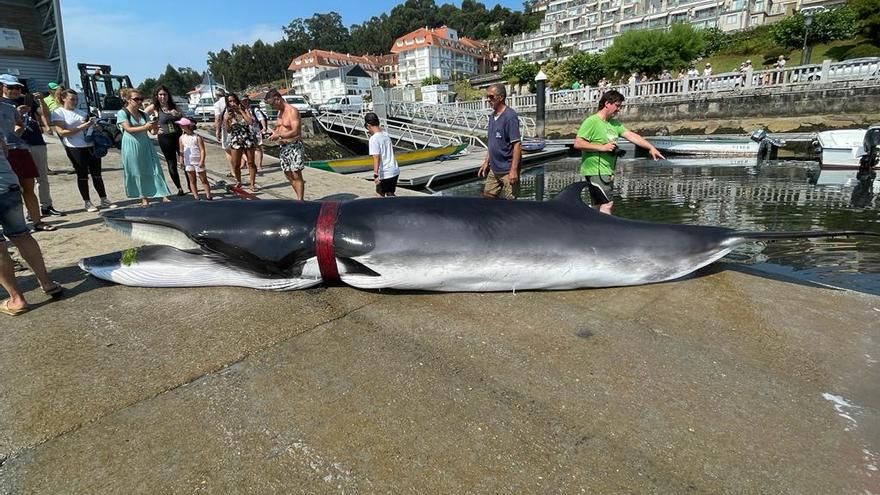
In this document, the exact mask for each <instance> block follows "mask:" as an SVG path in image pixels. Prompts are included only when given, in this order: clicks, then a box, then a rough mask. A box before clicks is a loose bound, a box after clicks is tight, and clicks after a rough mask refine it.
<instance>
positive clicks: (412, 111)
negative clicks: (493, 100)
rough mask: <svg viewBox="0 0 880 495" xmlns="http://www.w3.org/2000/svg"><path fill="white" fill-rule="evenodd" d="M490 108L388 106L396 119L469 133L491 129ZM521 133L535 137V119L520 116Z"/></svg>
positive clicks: (404, 103) (397, 103)
mask: <svg viewBox="0 0 880 495" xmlns="http://www.w3.org/2000/svg"><path fill="white" fill-rule="evenodd" d="M489 112H490V110H489V108H488V107H486V108H482V109H470V108H466V107H457V106H452V105H431V104H427V103H420V102H411V101H392V102H390V103H389V106H388V114H389V115H392V116H394V117H399V118H407V119H410V120H413V121H417V122H418V123H419V124H423V125H431V126H442V127H444V128H446V129H450V130H452V129H459V130H462V131H465V132H468V133H481V134H485V132H486V131H487V130H488V128H489V118H488V117H489ZM519 128H520V133H522V135H524V136H528V137H534V136H535V119H533V118H531V117H524V116H521V115H520V116H519Z"/></svg>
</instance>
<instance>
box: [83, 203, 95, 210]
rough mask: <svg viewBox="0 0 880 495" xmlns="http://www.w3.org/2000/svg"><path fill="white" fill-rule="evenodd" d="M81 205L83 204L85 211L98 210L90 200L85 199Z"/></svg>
mask: <svg viewBox="0 0 880 495" xmlns="http://www.w3.org/2000/svg"><path fill="white" fill-rule="evenodd" d="M83 206H85V208H86V211H93V212H94V211H98V207H97V206H95V205H93V204H92V202H91V201H86V202H85V203H83Z"/></svg>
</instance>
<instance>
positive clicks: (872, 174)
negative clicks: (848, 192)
mask: <svg viewBox="0 0 880 495" xmlns="http://www.w3.org/2000/svg"><path fill="white" fill-rule="evenodd" d="M862 151H863V153H864V154H863V155H862V157H861V158H860V159H859V171H858V172H857V173H856V181H857V184H856V187H854V188H853V192H852V196H851V197H850V205H851V206H853V207H855V208H864V207H865V206H868V204H870V202H871V197H872V196H873V191H874V179H876V178H877V172H876V171H875V170H874V169H875V168H876V167H877V166H878V165H880V125H872V126H871V127H869V128H868V131H867V132H865V139H864V141H862Z"/></svg>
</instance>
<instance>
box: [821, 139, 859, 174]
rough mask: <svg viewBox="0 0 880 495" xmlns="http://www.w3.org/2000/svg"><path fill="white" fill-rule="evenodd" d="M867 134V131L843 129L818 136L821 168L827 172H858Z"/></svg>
mask: <svg viewBox="0 0 880 495" xmlns="http://www.w3.org/2000/svg"><path fill="white" fill-rule="evenodd" d="M865 132H867V131H866V130H865V129H841V130H835V131H824V132H820V133H819V134H817V135H816V141H817V142H818V144H819V147H820V148H821V151H820V154H819V164H820V166H821V167H822V168H823V169H825V170H858V168H859V159H860V158H861V157H860V156H859V155H860V154H859V150H860V149H861V147H862V143H863V141H864V139H865Z"/></svg>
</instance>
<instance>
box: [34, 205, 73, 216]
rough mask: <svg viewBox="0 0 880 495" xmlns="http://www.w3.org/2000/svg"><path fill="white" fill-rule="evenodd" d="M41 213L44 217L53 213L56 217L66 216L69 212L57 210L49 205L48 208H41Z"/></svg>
mask: <svg viewBox="0 0 880 495" xmlns="http://www.w3.org/2000/svg"><path fill="white" fill-rule="evenodd" d="M40 214H41V215H43V216H44V217H48V216H52V215H55V216H56V217H66V216H67V213H64V212H63V211H58V210H56V209H55V207H54V206H49V207H47V208H41V209H40Z"/></svg>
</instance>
